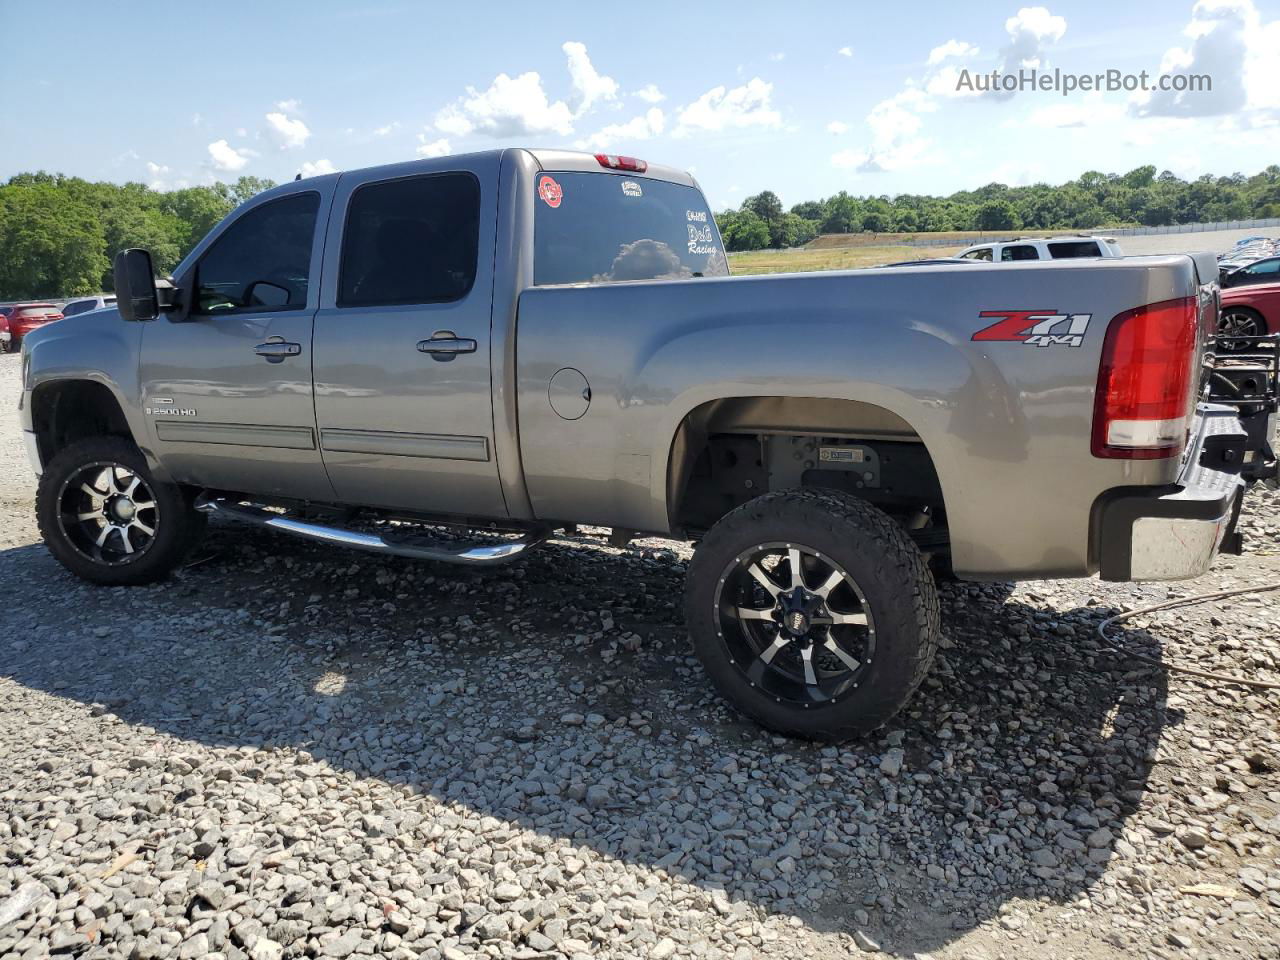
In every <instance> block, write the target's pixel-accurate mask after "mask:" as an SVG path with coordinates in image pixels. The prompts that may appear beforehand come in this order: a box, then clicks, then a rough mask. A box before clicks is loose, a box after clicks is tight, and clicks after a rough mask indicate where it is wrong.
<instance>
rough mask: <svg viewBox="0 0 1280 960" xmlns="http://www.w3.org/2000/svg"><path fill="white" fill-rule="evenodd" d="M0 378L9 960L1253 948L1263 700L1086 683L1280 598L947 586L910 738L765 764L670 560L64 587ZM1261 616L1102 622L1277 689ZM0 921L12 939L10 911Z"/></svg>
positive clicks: (1260, 506) (258, 556)
mask: <svg viewBox="0 0 1280 960" xmlns="http://www.w3.org/2000/svg"><path fill="white" fill-rule="evenodd" d="M17 372H18V366H17V358H16V357H12V356H0V610H2V611H3V614H2V615H0V621H2V625H0V920H2V921H4V922H3V923H0V958H23V960H34V958H42V957H47V956H53V955H56V956H66V957H128V958H138V960H147V958H169V957H177V958H192V960H194V958H205V957H212V958H225V960H241V958H251V960H283V958H288V957H337V958H344V957H352V956H356V957H359V956H372V955H376V956H385V957H393V958H403V960H411V958H420V957H424V958H429V960H435V958H447V960H463V958H481V957H495V958H496V957H503V958H506V957H516V958H535V957H546V958H575V960H576V958H581V957H617V958H623V957H646V958H667V957H681V958H683V957H697V958H724V960H729V958H732V960H748V958H753V957H760V958H764V957H769V958H775V957H800V956H803V957H806V958H815V960H824V958H836V957H841V958H845V957H849V956H853V955H858V954H860V953H869V952H884V953H885V954H888V955H894V956H913V955H914V956H926V955H927V956H932V957H944V958H968V960H996V958H999V957H1013V956H1019V955H1026V953H1027V951H1032V955H1034V956H1072V957H1089V958H1097V957H1111V956H1122V955H1123V956H1139V957H1175V956H1187V957H1197V956H1199V957H1210V956H1212V957H1259V956H1268V957H1275V956H1277V955H1278V954H1277V948H1276V944H1277V942H1278V941H1280V732H1278V731H1277V718H1278V708H1280V695H1277V693H1276V692H1275V691H1260V690H1247V689H1242V688H1237V687H1230V686H1223V685H1215V684H1203V683H1200V682H1197V681H1194V680H1188V679H1185V678H1181V677H1177V676H1174V675H1171V674H1170V673H1169V671H1168V670H1167V669H1165V668H1163V667H1161V666H1153V665H1150V664H1146V663H1142V662H1138V661H1130V660H1126V659H1125V658H1123V657H1120V656H1117V655H1116V654H1115V653H1113V652H1111V651H1109V650H1108V649H1107V648H1106V646H1105V645H1104V644H1103V643H1102V642H1101V641H1100V640H1099V639H1098V637H1097V635H1096V627H1097V625H1098V624H1099V623H1100V622H1101V621H1102V620H1103V619H1105V618H1106V617H1108V616H1111V615H1113V614H1114V613H1117V612H1120V611H1124V610H1129V609H1133V608H1135V607H1139V606H1143V605H1147V604H1152V603H1156V602H1160V601H1162V600H1166V599H1170V598H1174V597H1179V596H1188V595H1190V594H1192V593H1197V592H1205V591H1209V590H1223V589H1229V588H1232V587H1238V586H1247V585H1249V584H1253V583H1262V582H1264V581H1272V580H1276V579H1280V522H1278V521H1277V518H1276V507H1277V505H1280V495H1277V494H1276V493H1275V492H1272V491H1269V490H1263V489H1258V490H1255V491H1253V492H1252V493H1251V494H1250V496H1249V499H1248V502H1247V504H1246V507H1245V525H1244V530H1245V534H1246V540H1247V544H1248V550H1249V551H1250V552H1249V553H1248V554H1246V555H1245V556H1244V557H1239V558H1236V557H1223V558H1221V559H1220V560H1219V561H1218V563H1217V565H1216V567H1215V569H1214V571H1213V572H1212V573H1211V574H1209V575H1207V576H1205V577H1203V578H1201V579H1199V580H1197V581H1193V582H1188V583H1176V584H1154V585H1133V584H1103V583H1100V582H1098V581H1095V580H1084V581H1070V582H1053V583H1050V582H1037V583H1025V584H1019V585H1018V586H1017V587H1016V588H1011V587H1010V586H1009V585H1001V584H988V585H978V584H959V585H948V586H946V587H944V588H943V614H944V619H943V632H944V640H943V645H942V646H943V649H942V650H941V653H940V656H939V658H938V661H937V663H936V666H935V668H934V670H933V672H932V673H931V675H930V677H929V678H928V679H927V681H926V682H925V684H924V686H923V687H922V688H921V690H920V691H919V693H918V694H917V696H916V697H915V699H914V700H913V701H912V702H911V704H910V705H909V706H908V708H907V710H906V711H905V712H904V713H903V714H901V715H900V716H899V717H898V718H896V719H895V720H894V721H893V722H892V723H891V724H890V725H889V726H888V727H886V728H885V729H883V730H881V731H879V732H878V734H877V735H875V736H873V737H870V738H868V739H865V740H861V741H857V742H854V743H850V744H846V745H844V746H840V747H829V746H827V747H824V746H818V745H813V744H808V743H803V742H798V741H794V740H787V739H783V738H780V737H775V736H772V735H770V734H768V733H766V732H764V731H762V730H760V729H758V728H756V727H755V726H753V725H751V724H749V723H746V722H744V721H742V720H741V719H740V718H739V717H737V716H736V715H735V714H734V713H733V712H732V711H731V710H729V709H728V708H727V707H726V705H725V704H724V703H723V702H722V701H721V700H719V699H718V698H717V697H716V696H715V695H714V694H713V692H712V690H711V688H710V686H709V684H708V682H707V681H706V680H705V678H704V677H703V675H702V673H701V671H700V670H699V669H698V667H697V664H696V663H695V661H694V660H693V659H692V658H691V656H690V655H689V652H688V649H687V641H686V638H685V634H684V629H683V625H682V622H681V615H680V591H681V584H682V579H683V573H684V569H685V565H686V563H687V562H688V558H689V550H688V548H687V547H686V546H685V545H683V544H676V543H671V542H668V541H662V540H642V541H638V542H636V543H633V544H632V545H631V546H629V547H627V548H625V549H615V548H612V547H609V546H606V545H604V544H603V542H602V541H601V540H599V539H596V538H592V537H586V536H583V537H575V538H569V539H558V540H555V541H553V542H551V543H549V544H548V545H546V547H545V548H543V549H541V550H540V551H538V552H537V553H535V554H533V555H531V556H530V557H529V558H527V559H526V560H522V561H520V562H519V563H518V564H515V565H512V566H509V567H505V568H499V569H494V570H488V571H482V572H474V571H469V570H462V569H455V568H450V567H445V566H438V565H431V564H425V563H413V562H410V561H401V560H395V559H384V558H370V557H367V556H363V555H358V554H352V553H347V552H343V551H340V550H337V549H327V548H323V547H319V546H313V545H310V544H307V543H304V542H302V541H298V540H292V539H288V538H286V537H283V536H279V535H275V534H272V533H269V532H266V531H260V530H256V529H248V528H244V527H236V526H231V525H224V524H216V525H214V527H213V528H212V530H211V534H210V536H209V538H208V539H207V541H206V542H205V544H204V546H203V547H202V548H201V550H200V551H199V552H198V553H197V555H196V556H195V558H194V560H195V561H196V562H194V563H193V565H191V566H189V567H188V568H187V569H185V570H183V571H182V572H181V573H179V574H178V575H177V576H175V577H173V578H172V579H171V580H169V581H167V582H165V583H162V584H158V585H155V586H152V587H145V588H134V589H105V588H97V587H92V586H89V585H87V584H84V583H81V582H79V581H76V580H74V579H73V578H72V577H70V576H69V575H68V574H66V573H65V572H64V571H63V570H62V568H61V567H59V566H58V565H57V564H56V563H55V562H54V561H53V560H52V559H51V558H50V557H49V556H48V555H47V554H46V552H45V551H44V549H43V547H42V546H41V545H40V544H39V543H38V536H37V534H36V531H35V525H34V522H33V519H32V515H31V514H32V508H31V501H32V496H33V492H34V480H33V478H32V476H31V475H30V472H29V471H28V469H27V467H26V461H25V455H24V453H23V449H22V444H21V440H20V438H19V437H18V436H17V426H16V420H15V417H14V414H13V410H14V405H15V404H16V400H17V391H18V388H17ZM1278 626H1280V598H1277V596H1276V595H1275V594H1268V595H1263V596H1256V597H1249V596H1246V597H1238V598H1234V599H1232V600H1230V601H1224V602H1215V603H1207V604H1202V605H1198V606H1195V607H1187V608H1182V609H1176V610H1169V611H1162V612H1160V613H1156V614H1152V615H1149V616H1143V617H1139V618H1135V619H1134V620H1131V621H1129V622H1126V623H1124V624H1121V625H1117V627H1116V628H1115V629H1114V631H1113V632H1114V635H1115V636H1116V637H1117V639H1118V641H1119V642H1120V643H1122V645H1123V646H1124V648H1125V649H1132V650H1134V651H1137V652H1140V653H1143V654H1146V655H1149V656H1155V657H1157V658H1160V659H1161V660H1162V661H1163V662H1164V663H1181V664H1186V665H1189V666H1192V667H1196V668H1200V669H1210V670H1218V671H1226V672H1231V673H1239V674H1241V675H1250V676H1257V677H1259V678H1269V679H1280V640H1278V637H1277V635H1278V630H1277V627H1278ZM11 914H12V916H11Z"/></svg>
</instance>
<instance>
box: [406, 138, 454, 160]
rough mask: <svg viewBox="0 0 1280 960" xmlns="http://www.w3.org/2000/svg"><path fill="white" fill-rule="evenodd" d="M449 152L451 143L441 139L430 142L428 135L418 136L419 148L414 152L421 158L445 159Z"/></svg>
mask: <svg viewBox="0 0 1280 960" xmlns="http://www.w3.org/2000/svg"><path fill="white" fill-rule="evenodd" d="M448 152H449V141H448V140H446V139H444V138H443V137H441V138H440V139H439V140H428V139H427V137H426V134H422V133H420V134H418V148H417V149H416V150H414V153H416V154H417V155H418V156H420V157H428V158H430V157H443V156H445V155H446V154H447V153H448Z"/></svg>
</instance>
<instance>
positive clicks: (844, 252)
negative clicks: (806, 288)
mask: <svg viewBox="0 0 1280 960" xmlns="http://www.w3.org/2000/svg"><path fill="white" fill-rule="evenodd" d="M961 249H963V248H962V247H907V246H857V247H827V248H822V247H818V248H813V247H797V248H795V249H793V250H752V251H749V252H747V253H731V254H729V272H730V273H733V274H735V275H738V276H746V275H749V274H754V273H807V272H809V271H812V270H856V269H857V268H859V267H877V266H879V265H880V264H882V263H896V262H897V261H899V260H927V259H930V258H932V257H949V256H951V255H952V254H954V253H957V252H958V251H960V250H961Z"/></svg>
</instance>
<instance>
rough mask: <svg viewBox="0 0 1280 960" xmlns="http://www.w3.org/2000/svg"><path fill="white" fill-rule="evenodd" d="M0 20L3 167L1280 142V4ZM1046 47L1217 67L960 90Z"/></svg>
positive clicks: (418, 9) (510, 9) (859, 182)
mask: <svg viewBox="0 0 1280 960" xmlns="http://www.w3.org/2000/svg"><path fill="white" fill-rule="evenodd" d="M0 37H4V38H5V39H6V40H7V42H6V43H5V45H4V48H5V56H4V61H3V67H2V68H0V179H4V178H7V177H8V176H10V175H12V174H13V173H16V172H18V171H21V170H32V169H45V170H51V171H61V172H64V173H67V174H74V175H78V176H83V177H87V178H90V179H106V180H114V181H121V182H123V181H127V180H136V181H142V182H146V183H151V184H153V185H155V186H157V187H159V188H170V187H174V186H182V185H187V184H197V183H207V182H210V181H212V180H215V179H221V180H234V179H235V178H236V177H238V176H240V175H243V174H253V175H258V176H264V177H271V178H273V179H276V180H284V179H291V178H292V177H293V176H294V174H295V173H298V172H300V171H301V172H303V173H304V174H307V173H314V172H327V171H329V170H332V169H338V170H342V169H354V168H357V167H362V166H368V165H372V164H378V163H387V162H392V161H396V160H403V159H411V158H413V157H414V156H417V155H424V156H429V155H437V154H441V153H459V152H465V151H469V150H476V149H486V148H490V147H494V146H501V145H512V144H524V145H533V146H567V147H578V148H584V149H593V150H594V149H608V150H610V151H611V152H618V153H629V154H633V155H636V156H639V157H643V158H646V159H650V160H655V161H660V162H664V163H670V164H673V165H676V166H680V167H683V168H686V169H692V170H693V171H694V173H695V175H696V176H697V177H698V179H699V180H700V181H701V182H702V184H703V187H704V189H705V190H706V191H707V193H708V195H709V198H710V200H711V202H712V205H713V207H715V208H716V209H720V208H723V207H726V206H736V205H737V204H738V203H740V202H741V200H742V199H743V197H745V196H746V195H748V194H750V193H753V192H756V191H759V190H763V189H773V190H775V191H777V192H778V193H779V194H780V195H781V197H782V199H783V201H784V202H785V203H786V204H788V205H790V204H793V203H797V202H799V201H801V200H808V199H817V198H819V197H822V196H827V195H830V194H832V193H834V192H836V191H837V190H842V189H843V190H849V191H850V192H853V193H858V194H889V195H892V194H896V193H903V192H913V193H949V192H951V191H953V190H957V189H964V188H974V187H978V186H981V185H983V184H985V183H989V182H991V181H993V180H1000V181H1003V182H1006V183H1014V184H1019V183H1029V182H1034V181H1040V180H1044V181H1048V182H1059V181H1062V180H1065V179H1069V178H1071V177H1074V176H1076V175H1078V174H1079V173H1080V172H1082V171H1084V170H1087V169H1100V170H1103V171H1108V172H1112V171H1114V172H1124V171H1125V170H1128V169H1131V168H1132V167H1135V166H1138V165H1140V164H1143V163H1152V164H1155V165H1156V166H1157V167H1158V168H1160V169H1166V168H1167V169H1171V170H1173V171H1174V172H1175V173H1177V174H1179V175H1180V176H1184V177H1192V176H1197V175H1199V174H1202V173H1214V174H1224V173H1231V172H1234V171H1242V172H1246V173H1252V172H1256V171H1257V170H1259V169H1261V168H1262V167H1264V166H1266V165H1267V164H1271V163H1277V162H1280V0H1200V2H1198V3H1194V4H1193V3H1191V2H1187V0H1174V2H1161V3H1150V2H1148V3H1116V2H1114V0H1109V2H1105V3H1101V2H1074V3H1071V4H1069V5H1068V4H1065V3H1063V2H1061V0H1054V2H1049V3H1047V4H1046V5H1044V6H1041V5H1038V4H1032V5H1028V6H1023V5H1021V4H1019V3H1017V2H1009V3H1002V2H989V0H988V2H984V3H981V4H956V3H932V2H920V0H918V2H916V3H913V4H910V5H888V4H884V3H876V4H869V3H849V2H843V3H824V4H819V3H803V2H800V3H792V4H787V5H783V6H780V5H778V4H776V3H771V4H765V3H760V4H756V3H746V2H737V3H734V4H732V5H730V4H716V3H705V2H704V3H700V4H694V3H688V2H683V3H662V2H653V3H645V4H627V3H618V4H608V3H593V4H580V5H577V4H575V5H562V4H554V5H552V4H547V5H539V4H528V3H526V4H510V5H508V4H499V3H473V4H457V3H450V4H427V3H398V2H389V0H384V2H377V0H375V2H372V3H368V4H354V3H350V2H342V3H339V2H328V0H311V2H308V3H289V2H262V0H259V2H257V3H240V2H226V0H223V2H215V3H209V4H201V5H199V6H197V5H194V4H192V5H185V4H174V3H164V4H160V3H146V2H137V3H127V4H121V5H119V6H118V7H114V8H110V9H109V8H108V7H107V6H103V5H102V4H101V3H94V4H89V3H80V2H19V0H0ZM139 39H140V40H141V42H142V44H143V46H142V47H141V48H138V49H136V50H135V49H134V47H135V45H136V44H137V43H138V41H139ZM1036 64H1038V65H1039V67H1040V68H1041V69H1042V70H1051V69H1053V68H1055V67H1056V68H1058V69H1061V70H1064V71H1070V72H1074V73H1094V72H1098V71H1102V70H1106V69H1108V68H1113V69H1117V70H1121V71H1126V72H1134V73H1136V72H1138V71H1141V70H1147V71H1149V72H1150V73H1152V74H1153V75H1155V74H1158V73H1160V72H1161V71H1166V72H1170V73H1180V72H1181V73H1207V74H1209V75H1210V76H1211V77H1212V78H1213V90H1212V92H1208V93H1195V94H1186V95H1184V96H1181V97H1178V96H1174V95H1171V94H1161V93H1155V94H1142V93H1126V92H1117V93H1082V92H1075V93H1073V94H1071V95H1070V96H1065V97H1064V96H1062V95H1061V94H1059V93H1054V92H1020V93H1017V94H1014V95H1012V96H1008V95H1004V96H1000V95H990V94H973V93H971V92H970V93H965V92H964V91H960V92H959V93H960V94H964V95H958V92H957V90H956V81H957V78H958V77H959V76H960V71H962V70H968V71H970V73H971V74H977V73H980V72H990V71H991V70H993V69H999V68H1004V69H1017V68H1018V67H1023V66H1032V65H1036Z"/></svg>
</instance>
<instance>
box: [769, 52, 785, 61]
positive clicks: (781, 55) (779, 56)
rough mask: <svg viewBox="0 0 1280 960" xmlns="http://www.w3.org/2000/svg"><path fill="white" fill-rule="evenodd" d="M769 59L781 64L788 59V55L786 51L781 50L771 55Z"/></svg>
mask: <svg viewBox="0 0 1280 960" xmlns="http://www.w3.org/2000/svg"><path fill="white" fill-rule="evenodd" d="M769 59H770V60H771V61H772V62H773V63H781V62H782V61H783V60H785V59H787V55H786V53H785V52H784V51H782V50H779V51H778V52H777V53H771V54H769Z"/></svg>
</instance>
